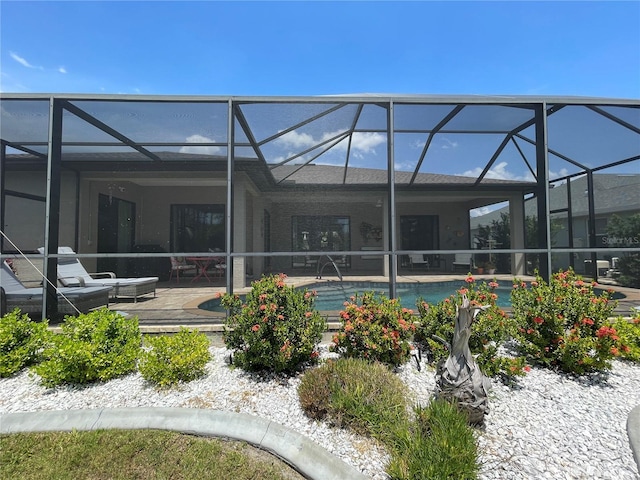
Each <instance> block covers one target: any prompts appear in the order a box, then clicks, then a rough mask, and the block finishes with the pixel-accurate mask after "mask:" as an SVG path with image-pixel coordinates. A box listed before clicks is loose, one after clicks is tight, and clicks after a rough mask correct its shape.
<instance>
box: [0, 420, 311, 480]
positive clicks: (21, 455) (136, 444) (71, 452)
mask: <svg viewBox="0 0 640 480" xmlns="http://www.w3.org/2000/svg"><path fill="white" fill-rule="evenodd" d="M0 471H1V472H2V475H1V476H2V478H3V479H7V480H10V479H20V480H40V479H42V480H45V479H46V480H49V479H52V478H55V479H56V480H66V479H68V480H75V479H78V478H83V479H92V480H102V479H105V480H106V479H110V480H111V479H113V480H116V479H131V478H135V479H140V480H144V479H154V480H162V479H171V480H180V479H194V478H197V479H199V480H206V479H219V480H226V479H229V478H233V479H234V480H235V479H238V480H242V479H247V480H248V479H251V480H299V479H302V478H303V477H302V476H301V475H299V474H298V473H297V472H295V470H293V469H292V468H291V467H289V466H288V465H286V464H285V463H284V462H282V461H280V460H278V459H277V458H275V457H273V456H271V455H270V454H268V453H267V452H264V451H262V450H258V449H256V448H253V447H251V446H249V445H247V444H245V443H242V442H231V441H222V440H218V439H211V438H203V437H194V436H190V435H184V434H180V433H175V432H166V431H159V430H96V431H89V432H78V431H74V432H47V433H19V434H11V435H1V436H0Z"/></svg>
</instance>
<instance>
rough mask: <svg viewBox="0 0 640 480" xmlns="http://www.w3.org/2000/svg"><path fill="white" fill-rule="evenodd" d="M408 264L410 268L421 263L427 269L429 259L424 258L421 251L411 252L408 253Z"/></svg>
mask: <svg viewBox="0 0 640 480" xmlns="http://www.w3.org/2000/svg"><path fill="white" fill-rule="evenodd" d="M409 264H410V265H411V270H413V267H414V266H415V265H422V266H423V267H425V268H426V269H427V270H429V259H428V258H424V255H422V254H421V253H411V254H409Z"/></svg>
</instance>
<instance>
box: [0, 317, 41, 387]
mask: <svg viewBox="0 0 640 480" xmlns="http://www.w3.org/2000/svg"><path fill="white" fill-rule="evenodd" d="M49 336H50V333H49V331H48V330H47V321H46V320H45V321H43V322H34V321H32V320H31V319H30V318H29V315H27V314H26V313H25V314H22V313H21V312H20V310H19V309H17V308H16V309H14V310H13V311H12V312H9V313H7V314H6V315H4V316H3V317H2V318H0V378H4V377H9V376H11V375H13V374H14V373H16V372H19V371H20V370H22V369H23V368H25V367H28V366H30V365H33V364H34V363H37V362H38V360H39V359H40V356H41V354H42V349H43V348H44V347H45V345H46V344H47V342H48V341H49V340H48V339H49Z"/></svg>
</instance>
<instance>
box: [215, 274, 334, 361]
mask: <svg viewBox="0 0 640 480" xmlns="http://www.w3.org/2000/svg"><path fill="white" fill-rule="evenodd" d="M285 279H286V276H285V275H284V274H281V275H270V276H264V277H262V278H261V279H260V280H258V281H256V282H253V284H252V285H251V291H250V292H249V293H248V294H247V298H246V300H245V302H244V303H243V302H242V300H241V299H240V297H239V296H238V295H229V294H224V295H222V296H221V304H222V305H223V306H224V307H225V308H227V309H228V310H229V315H228V317H227V320H226V323H225V325H226V330H225V332H224V336H223V338H224V342H225V345H226V346H227V348H229V349H231V350H233V362H234V364H236V365H238V366H240V367H242V368H244V369H246V370H271V371H275V372H293V371H295V370H297V369H299V368H300V366H302V365H303V364H305V363H308V362H313V361H315V359H316V358H317V357H318V351H317V350H316V346H317V345H318V343H320V340H321V339H322V334H323V332H324V331H325V330H326V328H327V323H326V320H325V319H324V318H322V317H321V316H320V313H319V312H318V311H317V310H315V309H314V302H315V297H316V293H315V292H309V291H307V290H306V289H295V288H293V287H292V286H288V285H286V284H285V282H284V281H285Z"/></svg>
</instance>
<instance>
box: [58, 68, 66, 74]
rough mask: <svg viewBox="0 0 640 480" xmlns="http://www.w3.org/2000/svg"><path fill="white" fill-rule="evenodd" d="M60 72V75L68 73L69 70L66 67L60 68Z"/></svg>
mask: <svg viewBox="0 0 640 480" xmlns="http://www.w3.org/2000/svg"><path fill="white" fill-rule="evenodd" d="M58 72H60V73H67V69H66V68H64V67H58Z"/></svg>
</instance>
